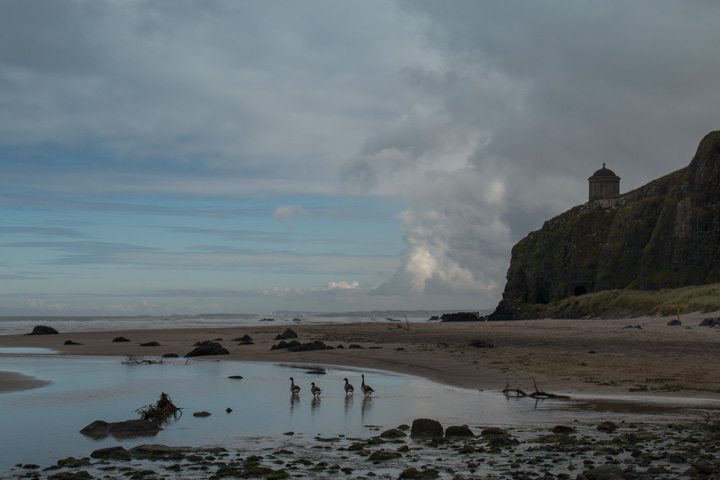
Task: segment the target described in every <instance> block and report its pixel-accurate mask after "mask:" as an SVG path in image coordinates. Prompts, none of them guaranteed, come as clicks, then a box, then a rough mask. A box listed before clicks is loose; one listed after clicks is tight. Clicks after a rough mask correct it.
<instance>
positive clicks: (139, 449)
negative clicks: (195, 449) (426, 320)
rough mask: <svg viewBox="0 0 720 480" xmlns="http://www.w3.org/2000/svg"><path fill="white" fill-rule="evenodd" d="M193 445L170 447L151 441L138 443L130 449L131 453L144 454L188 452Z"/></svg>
mask: <svg viewBox="0 0 720 480" xmlns="http://www.w3.org/2000/svg"><path fill="white" fill-rule="evenodd" d="M191 451H192V448H191V447H170V446H168V445H161V444H159V443H150V444H143V445H138V446H136V447H133V448H131V449H130V455H141V456H142V455H144V454H149V453H160V454H167V453H187V452H191Z"/></svg>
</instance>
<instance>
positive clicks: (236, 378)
mask: <svg viewBox="0 0 720 480" xmlns="http://www.w3.org/2000/svg"><path fill="white" fill-rule="evenodd" d="M228 378H232V379H233V380H242V379H243V376H242V375H230V376H229V377H228Z"/></svg>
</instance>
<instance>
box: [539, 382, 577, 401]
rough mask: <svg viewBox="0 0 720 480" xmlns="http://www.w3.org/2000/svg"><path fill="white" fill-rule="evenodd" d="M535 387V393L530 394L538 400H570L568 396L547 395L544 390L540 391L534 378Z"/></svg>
mask: <svg viewBox="0 0 720 480" xmlns="http://www.w3.org/2000/svg"><path fill="white" fill-rule="evenodd" d="M533 386H534V387H535V391H534V392H533V393H531V394H530V397H532V398H536V399H543V398H570V397H568V396H567V395H557V394H555V393H547V392H544V391H542V390H540V389H539V388H538V386H537V382H536V381H535V379H534V378H533Z"/></svg>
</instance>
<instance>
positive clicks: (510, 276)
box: [490, 131, 720, 320]
mask: <svg viewBox="0 0 720 480" xmlns="http://www.w3.org/2000/svg"><path fill="white" fill-rule="evenodd" d="M719 281H720V131H716V132H711V133H709V134H708V135H707V136H705V138H704V139H703V140H702V141H701V142H700V146H699V147H698V150H697V153H696V154H695V157H694V158H693V160H692V162H691V163H690V165H689V166H687V167H685V168H683V169H681V170H678V171H676V172H673V173H671V174H669V175H666V176H664V177H662V178H659V179H657V180H655V181H653V182H650V183H648V184H647V185H645V186H643V187H640V188H638V189H636V190H633V191H631V192H628V193H626V194H624V195H619V196H617V197H613V198H609V199H603V200H595V201H592V202H588V203H586V204H584V205H580V206H577V207H575V208H573V209H571V210H569V211H567V212H565V213H563V214H561V215H558V216H557V217H555V218H553V219H551V220H548V221H547V222H545V224H544V225H543V227H542V228H541V229H540V230H538V231H535V232H532V233H530V234H529V235H528V236H527V237H525V238H524V239H522V240H521V241H520V242H519V243H518V244H517V245H515V246H514V247H513V249H512V258H511V261H510V268H509V269H508V273H507V284H506V285H505V291H504V293H503V300H502V301H501V302H500V304H499V305H498V308H497V309H496V310H495V312H494V313H493V314H492V315H491V317H490V318H491V319H493V320H502V319H513V318H519V317H520V315H519V308H520V307H521V306H522V304H523V303H530V304H535V303H549V302H553V301H556V300H561V299H563V298H567V297H570V296H573V295H580V294H583V293H590V292H599V291H602V290H610V289H624V288H630V289H640V290H656V289H661V288H677V287H683V286H688V285H701V284H705V283H714V282H719Z"/></svg>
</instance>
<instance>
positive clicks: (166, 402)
mask: <svg viewBox="0 0 720 480" xmlns="http://www.w3.org/2000/svg"><path fill="white" fill-rule="evenodd" d="M136 412H138V413H139V414H140V418H142V419H143V420H148V421H150V422H153V423H155V424H156V425H162V424H163V423H167V422H168V421H170V419H173V420H175V419H177V418H178V417H180V416H182V410H181V409H180V408H178V407H177V406H175V404H174V403H173V401H172V399H171V398H170V395H168V394H167V393H165V392H163V393H161V394H160V399H159V400H158V401H157V402H156V403H155V404H154V405H147V406H145V407H142V408H138V409H137V410H136Z"/></svg>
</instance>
